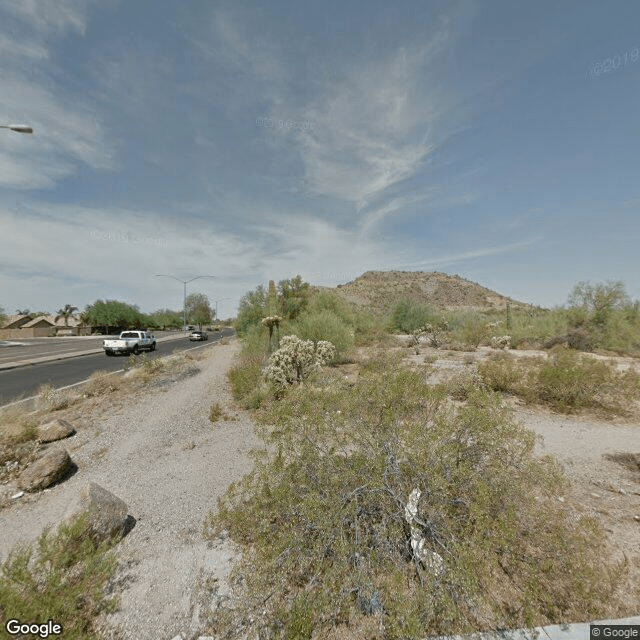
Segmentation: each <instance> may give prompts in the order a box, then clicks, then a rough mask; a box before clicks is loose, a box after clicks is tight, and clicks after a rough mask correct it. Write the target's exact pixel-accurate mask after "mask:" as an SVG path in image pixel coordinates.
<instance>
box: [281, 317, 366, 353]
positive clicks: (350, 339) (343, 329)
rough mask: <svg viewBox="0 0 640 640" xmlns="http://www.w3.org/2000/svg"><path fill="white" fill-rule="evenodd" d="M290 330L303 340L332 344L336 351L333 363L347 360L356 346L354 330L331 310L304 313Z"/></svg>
mask: <svg viewBox="0 0 640 640" xmlns="http://www.w3.org/2000/svg"><path fill="white" fill-rule="evenodd" d="M289 330H290V332H291V333H294V334H295V335H297V336H298V337H299V338H301V339H303V340H312V341H313V342H315V343H318V342H320V341H326V342H331V344H332V345H333V346H334V349H335V353H334V355H333V357H332V359H331V361H332V363H335V362H337V361H338V360H344V359H346V358H345V356H346V354H347V353H348V352H349V351H350V350H351V348H352V347H353V345H354V338H355V331H354V329H353V328H352V327H351V326H350V325H348V324H347V323H346V322H345V321H344V320H343V319H342V318H341V317H340V316H339V315H337V314H336V313H335V312H334V311H332V310H330V309H320V310H318V311H308V312H305V313H303V314H302V315H300V317H299V318H298V319H297V320H296V322H295V323H294V324H292V325H290V329H289Z"/></svg>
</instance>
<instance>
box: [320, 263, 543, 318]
mask: <svg viewBox="0 0 640 640" xmlns="http://www.w3.org/2000/svg"><path fill="white" fill-rule="evenodd" d="M317 288H318V289H331V291H334V292H335V293H337V294H338V295H339V296H340V297H342V298H343V299H345V300H346V301H348V302H350V303H352V304H353V305H355V306H356V307H366V308H367V309H368V310H369V311H371V312H372V313H373V314H375V315H380V316H382V315H385V314H387V313H389V312H390V311H391V310H392V309H393V307H394V306H395V305H396V304H398V302H400V301H401V300H405V299H411V300H415V301H416V302H419V303H422V304H428V305H430V306H432V307H434V308H436V309H447V310H452V311H453V310H463V309H468V310H491V309H505V308H506V306H507V303H509V304H510V306H511V308H512V309H514V310H515V309H518V308H530V307H531V305H529V304H526V303H524V302H518V301H517V300H513V299H512V298H509V297H507V296H503V295H501V294H499V293H496V292H495V291H492V290H491V289H487V288H486V287H483V286H481V285H479V284H477V283H475V282H471V281H470V280H466V279H465V278H461V277H460V276H457V275H455V276H451V275H448V274H446V273H439V272H437V271H431V272H424V271H367V272H366V273H364V274H362V275H361V276H360V277H358V278H356V279H355V280H353V281H352V282H347V283H346V284H339V285H338V286H337V287H335V288H331V287H317Z"/></svg>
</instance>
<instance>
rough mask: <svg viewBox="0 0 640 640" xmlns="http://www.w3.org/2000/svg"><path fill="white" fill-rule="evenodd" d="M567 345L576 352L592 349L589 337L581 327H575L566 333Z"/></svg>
mask: <svg viewBox="0 0 640 640" xmlns="http://www.w3.org/2000/svg"><path fill="white" fill-rule="evenodd" d="M567 344H568V345H569V346H570V347H571V348H572V349H576V350H577V351H591V350H592V349H593V346H592V339H591V336H590V335H589V332H588V331H587V330H586V329H584V328H582V327H576V328H575V329H570V330H569V331H568V332H567Z"/></svg>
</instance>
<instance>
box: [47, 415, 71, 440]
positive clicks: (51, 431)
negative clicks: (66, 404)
mask: <svg viewBox="0 0 640 640" xmlns="http://www.w3.org/2000/svg"><path fill="white" fill-rule="evenodd" d="M75 432H76V430H75V429H74V427H73V425H72V424H71V423H70V422H67V421H66V420H62V419H61V418H57V419H56V420H52V421H51V422H47V423H46V424H42V425H40V426H39V427H38V440H39V441H40V442H54V441H56V440H63V439H64V438H68V437H69V436H72V435H73V434H74V433H75Z"/></svg>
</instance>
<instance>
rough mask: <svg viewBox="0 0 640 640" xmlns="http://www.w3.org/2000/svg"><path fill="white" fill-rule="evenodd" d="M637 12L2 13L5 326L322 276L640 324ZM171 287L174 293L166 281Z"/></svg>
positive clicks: (405, 6)
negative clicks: (422, 287)
mask: <svg viewBox="0 0 640 640" xmlns="http://www.w3.org/2000/svg"><path fill="white" fill-rule="evenodd" d="M638 25H640V3H638V2H637V0H617V1H616V2H609V3H606V2H601V1H600V0H598V1H597V2H595V1H591V0H576V1H573V0H566V1H564V2H557V1H556V0H554V1H552V2H551V1H547V0H543V1H538V2H513V1H512V0H485V1H483V0H474V1H469V0H459V1H458V0H446V1H441V2H437V1H432V0H396V1H395V2H394V3H390V2H386V1H385V2H382V1H380V0H366V1H361V0H353V1H352V2H348V3H345V2H337V1H336V0H323V1H322V2H319V1H316V0H314V1H305V0H270V2H268V3H264V2H257V1H253V2H250V1H245V0H220V1H212V0H206V1H205V0H181V1H177V0H153V1H151V0H136V1H135V2H125V1H124V0H100V1H98V0H56V2H51V1H50V0H0V78H1V79H2V85H1V86H2V89H1V90H0V124H2V125H8V124H14V123H19V124H27V125H30V126H32V127H33V129H34V133H33V134H32V135H29V134H21V133H16V132H13V131H10V130H8V129H1V130H0V306H2V307H3V308H4V310H5V312H7V313H14V312H15V310H17V309H25V308H29V309H31V310H47V311H52V312H55V311H57V310H58V309H59V308H61V307H63V306H64V305H65V304H71V305H73V306H76V307H78V308H79V309H83V308H84V307H85V306H86V305H88V304H91V303H93V302H94V301H96V300H97V299H103V300H104V299H116V300H121V301H124V302H128V303H130V304H137V305H138V306H139V307H140V309H141V310H142V311H145V312H151V311H153V310H155V309H159V308H172V309H181V308H182V301H183V292H184V281H186V280H192V279H193V278H197V277H198V276H215V277H210V278H198V279H197V280H193V281H191V282H189V283H188V284H187V293H193V292H197V293H204V294H205V295H207V296H208V297H209V299H210V300H211V301H212V303H213V305H214V306H215V301H216V300H217V301H218V315H219V317H221V318H225V317H230V316H233V315H235V313H236V309H237V305H238V302H239V301H240V299H241V297H242V296H243V295H244V294H245V293H246V292H247V291H249V290H252V289H255V287H256V286H257V285H259V284H263V285H265V286H266V285H267V283H268V281H269V280H270V279H273V280H275V281H276V282H278V281H279V280H282V279H285V278H292V277H294V276H296V275H298V274H299V275H301V276H302V277H303V279H304V280H305V281H307V282H310V283H312V284H317V285H324V286H330V287H334V286H336V285H337V284H340V283H345V282H348V281H350V280H353V279H355V278H356V277H358V276H359V275H361V274H362V273H364V272H365V271H368V270H379V271H384V270H404V271H440V272H444V273H449V274H458V275H460V276H462V277H465V278H467V279H469V280H473V281H475V282H478V283H480V284H482V285H483V286H486V287H489V288H491V289H493V290H495V291H497V292H499V293H501V294H504V295H508V296H511V297H513V298H515V299H517V300H520V301H523V302H528V303H532V304H537V305H541V306H546V307H552V306H555V305H561V304H563V303H565V302H566V299H567V296H568V294H569V292H570V290H571V289H572V287H573V286H574V285H575V284H576V283H577V282H579V281H590V282H604V281H608V280H621V281H623V282H624V284H625V286H626V288H627V292H628V293H629V295H630V296H631V297H632V298H633V299H637V298H640V261H639V260H637V259H636V256H637V253H638V247H639V246H640V242H639V241H640V180H639V179H638V178H639V168H640V156H639V155H638V150H639V149H640V144H639V143H640V115H639V111H638V104H639V98H640V28H639V27H638ZM157 274H167V275H170V276H173V277H166V276H165V277H157Z"/></svg>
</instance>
